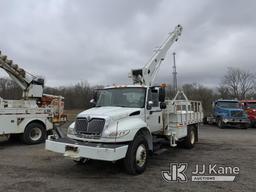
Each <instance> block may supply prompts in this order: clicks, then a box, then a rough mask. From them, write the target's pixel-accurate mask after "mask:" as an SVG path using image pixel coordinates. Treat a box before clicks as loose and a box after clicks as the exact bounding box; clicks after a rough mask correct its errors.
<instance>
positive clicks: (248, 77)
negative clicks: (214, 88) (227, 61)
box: [219, 67, 255, 99]
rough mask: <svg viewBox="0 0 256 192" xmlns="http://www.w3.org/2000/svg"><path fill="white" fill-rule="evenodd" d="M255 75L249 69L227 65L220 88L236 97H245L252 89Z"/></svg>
mask: <svg viewBox="0 0 256 192" xmlns="http://www.w3.org/2000/svg"><path fill="white" fill-rule="evenodd" d="M254 84H255V75H254V74H253V73H251V72H249V71H243V70H241V69H239V68H232V67H229V68H228V71H227V73H226V75H225V76H224V77H223V79H222V82H221V86H220V89H219V91H220V90H222V91H226V94H228V95H230V96H231V97H234V98H237V99H245V98H247V97H248V95H251V94H252V92H253V91H254Z"/></svg>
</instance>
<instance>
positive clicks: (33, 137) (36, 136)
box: [21, 123, 46, 145]
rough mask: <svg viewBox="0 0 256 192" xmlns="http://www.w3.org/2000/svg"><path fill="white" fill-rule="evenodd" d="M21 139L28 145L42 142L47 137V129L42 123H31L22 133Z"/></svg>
mask: <svg viewBox="0 0 256 192" xmlns="http://www.w3.org/2000/svg"><path fill="white" fill-rule="evenodd" d="M21 139H22V141H23V142H24V143H25V144H28V145H31V144H38V143H42V142H44V141H45V139H46V130H45V128H44V126H43V125H42V124H41V123H30V124H28V125H27V127H26V128H25V131H24V133H23V134H22V135H21Z"/></svg>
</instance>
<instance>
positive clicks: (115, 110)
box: [77, 107, 141, 120]
mask: <svg viewBox="0 0 256 192" xmlns="http://www.w3.org/2000/svg"><path fill="white" fill-rule="evenodd" d="M137 111H138V112H140V111H141V109H140V108H126V107H94V108H91V109H88V110H86V111H83V112H81V113H79V114H78V115H77V117H88V116H90V117H91V118H93V117H95V118H111V119H112V120H118V119H121V118H124V117H127V116H129V115H130V114H132V113H134V112H137Z"/></svg>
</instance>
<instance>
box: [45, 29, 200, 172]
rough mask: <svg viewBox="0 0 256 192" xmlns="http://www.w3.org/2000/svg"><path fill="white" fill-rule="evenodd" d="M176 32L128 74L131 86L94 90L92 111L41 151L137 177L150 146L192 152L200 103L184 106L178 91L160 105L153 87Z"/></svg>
mask: <svg viewBox="0 0 256 192" xmlns="http://www.w3.org/2000/svg"><path fill="white" fill-rule="evenodd" d="M181 32H182V27H181V26H180V25H178V26H177V27H176V28H175V30H174V31H173V32H172V33H170V34H169V36H168V38H167V40H166V41H165V42H164V43H163V44H162V45H161V47H160V48H159V49H158V50H157V51H156V52H155V53H154V55H153V56H152V58H151V59H150V61H149V62H148V63H147V64H146V65H145V67H144V68H142V69H136V70H132V72H131V74H130V77H131V78H132V80H133V85H123V86H110V87H106V88H104V89H102V90H100V91H99V95H98V98H97V99H95V100H92V101H91V102H92V103H94V104H95V107H93V108H91V109H89V110H86V111H84V112H81V113H80V114H78V116H77V117H76V120H75V122H73V123H72V124H71V125H70V126H69V128H68V133H67V137H61V135H63V134H60V133H58V134H57V133H55V134H54V135H52V136H49V137H48V139H47V140H46V149H47V150H50V151H54V152H57V153H62V154H64V156H67V157H71V158H72V159H73V160H74V161H76V162H80V163H81V162H85V161H86V160H88V159H96V160H103V161H113V162H114V161H117V160H121V159H123V162H124V167H125V169H126V170H127V172H128V173H129V174H140V173H142V172H144V170H145V168H146V164H147V160H148V157H149V152H150V151H153V150H154V147H155V143H156V142H158V141H160V140H164V141H165V142H168V143H169V146H171V147H175V146H176V145H177V144H181V145H183V146H184V147H187V148H192V147H193V146H194V144H195V143H196V141H197V140H198V128H199V124H200V122H202V119H203V114H202V105H201V103H200V102H198V101H190V100H188V99H187V97H186V96H185V95H184V93H183V92H181V91H179V92H178V93H177V95H176V96H175V98H174V99H172V100H166V99H165V86H164V85H161V86H153V81H154V79H155V76H156V74H157V71H158V69H159V66H160V64H161V62H162V61H163V60H164V58H165V55H166V52H167V51H168V49H169V48H170V47H171V45H172V44H173V43H174V42H175V41H177V40H178V37H179V36H180V35H181ZM57 132H58V131H57Z"/></svg>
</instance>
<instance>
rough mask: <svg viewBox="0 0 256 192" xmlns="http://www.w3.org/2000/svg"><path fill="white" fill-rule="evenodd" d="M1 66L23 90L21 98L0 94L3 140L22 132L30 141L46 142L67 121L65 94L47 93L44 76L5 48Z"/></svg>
mask: <svg viewBox="0 0 256 192" xmlns="http://www.w3.org/2000/svg"><path fill="white" fill-rule="evenodd" d="M0 68H2V69H3V70H5V71H6V72H7V73H8V75H9V76H10V78H11V79H12V80H13V81H14V82H16V83H17V84H18V85H19V86H20V87H21V89H22V90H23V97H22V99H20V100H6V99H3V98H0V140H6V139H8V138H9V137H10V136H11V135H18V136H19V137H20V138H21V140H22V141H23V142H24V143H26V144H37V143H41V142H44V141H45V139H46V137H47V133H49V132H51V130H52V129H53V126H54V125H55V124H61V123H63V122H65V121H66V115H64V111H63V110H64V97H62V96H56V95H48V94H43V88H44V79H43V78H40V77H37V76H34V75H32V74H30V73H28V72H27V71H25V70H24V69H22V68H20V67H19V66H18V65H17V64H14V63H13V61H12V60H9V59H8V58H7V56H6V55H3V54H2V53H1V51H0Z"/></svg>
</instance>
